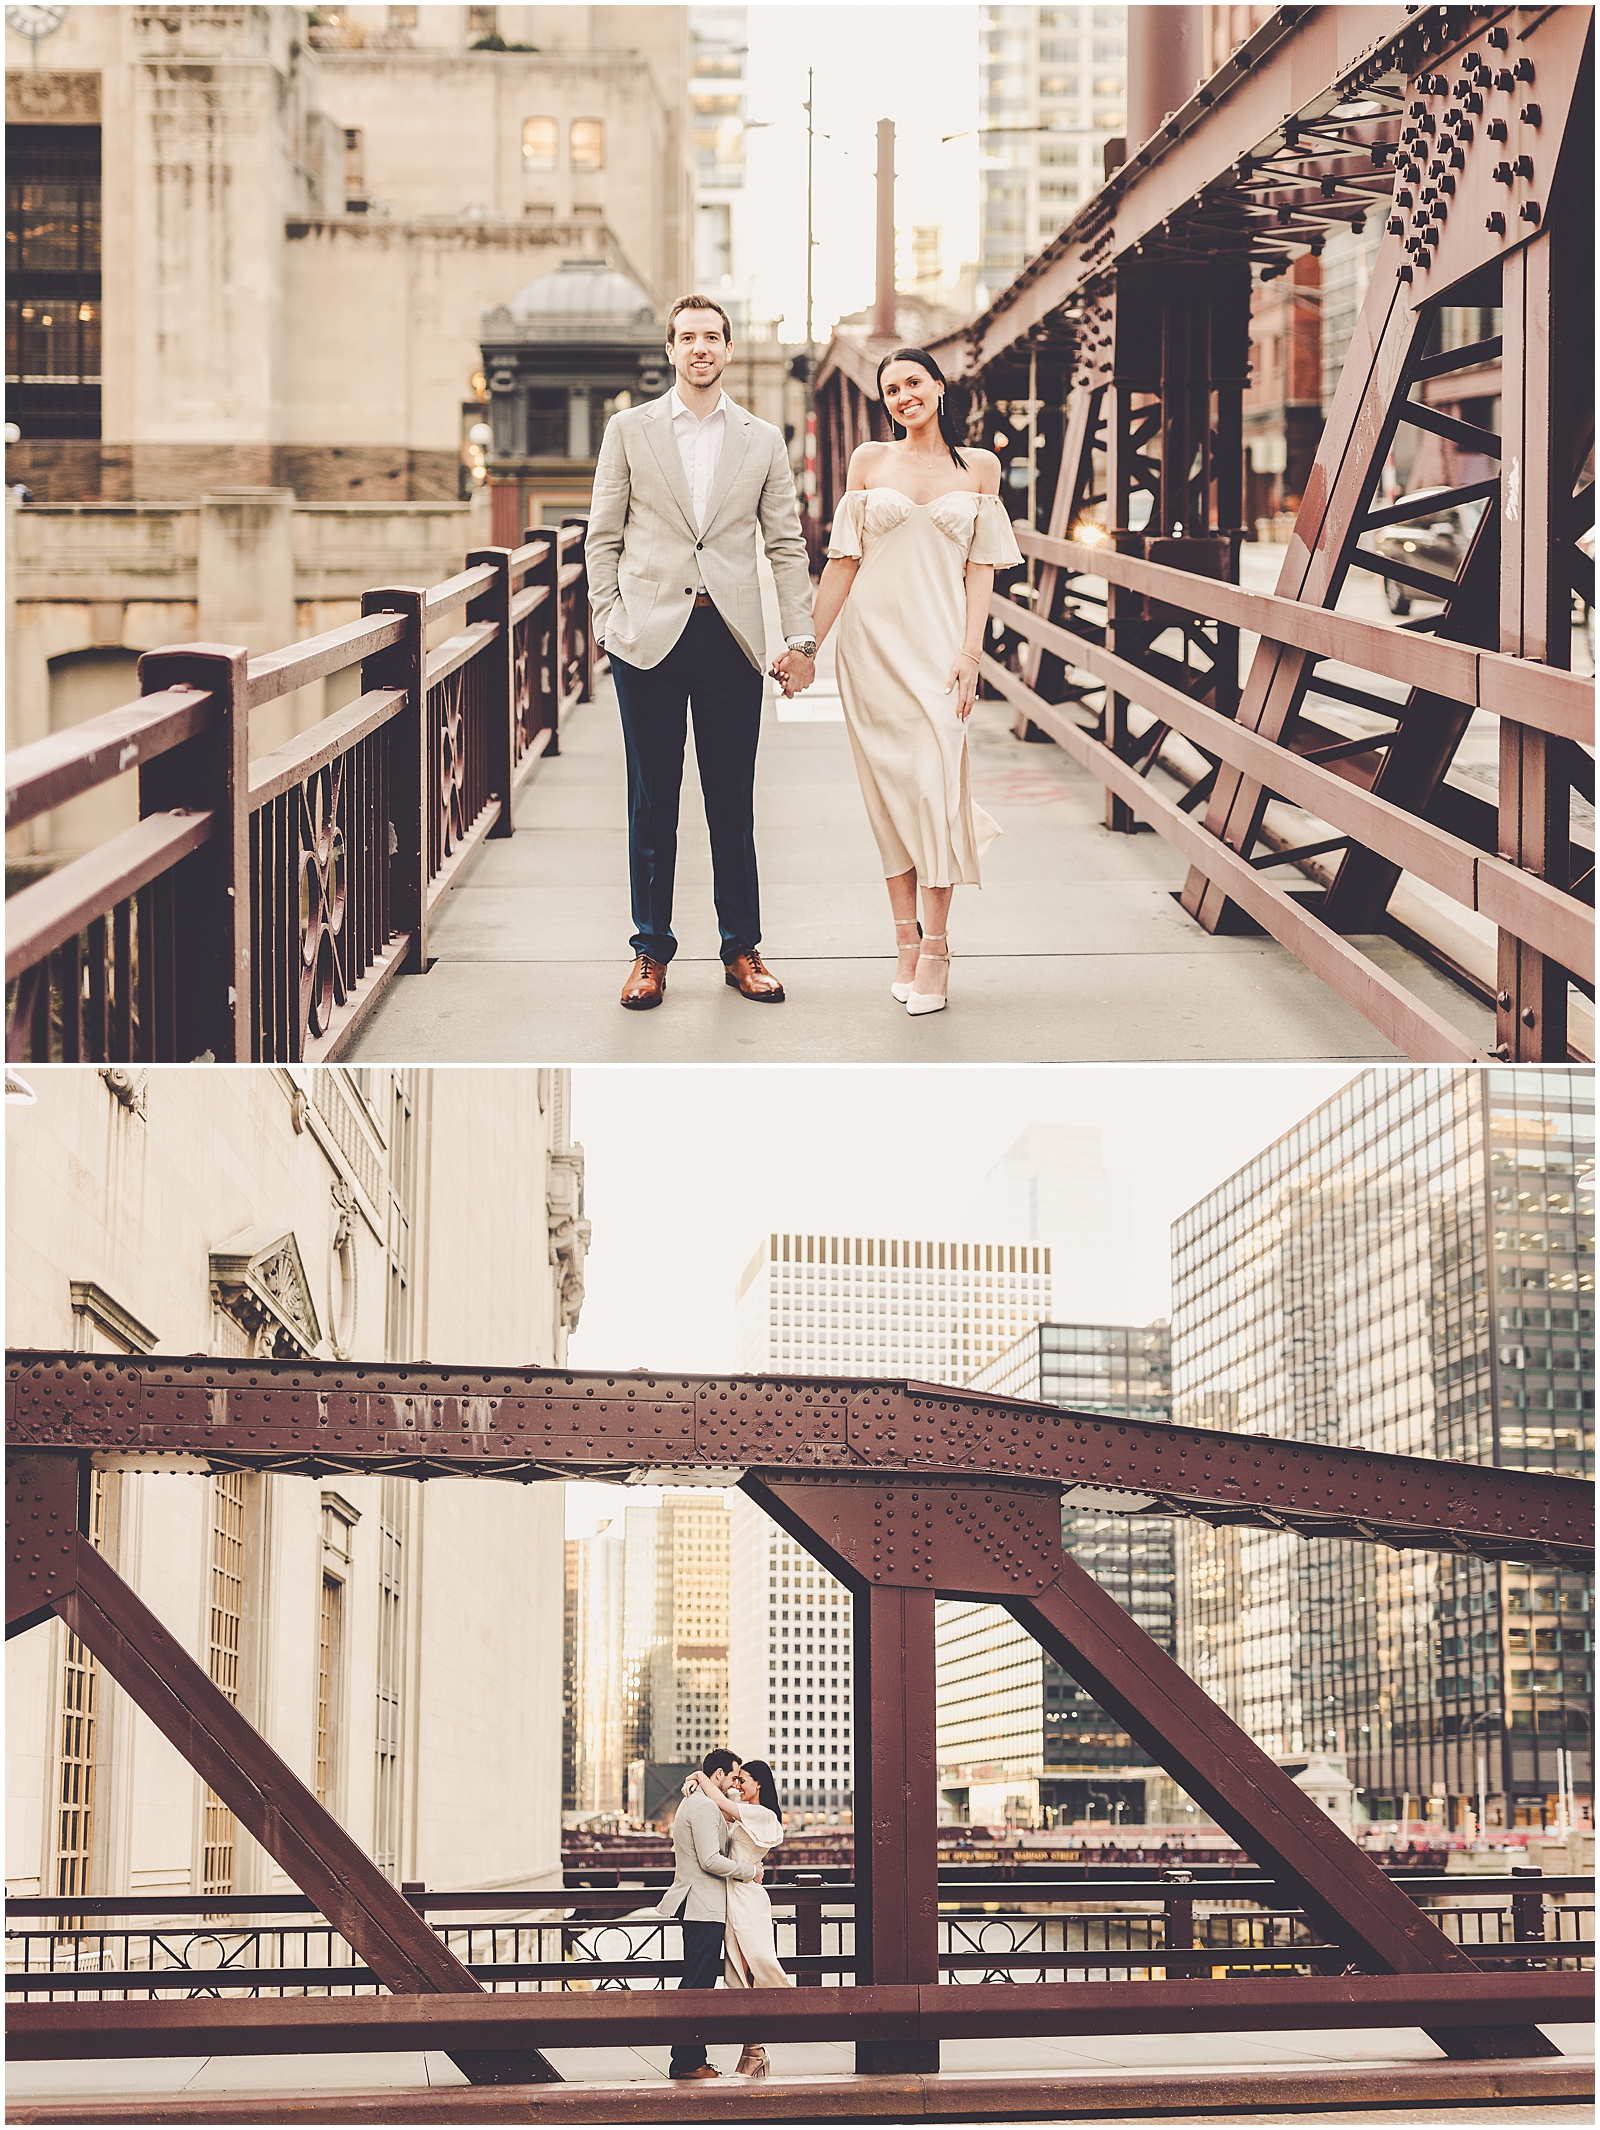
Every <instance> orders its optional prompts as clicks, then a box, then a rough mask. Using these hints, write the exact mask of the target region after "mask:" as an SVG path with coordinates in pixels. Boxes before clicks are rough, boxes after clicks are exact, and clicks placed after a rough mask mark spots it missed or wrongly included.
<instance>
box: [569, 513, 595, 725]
mask: <svg viewBox="0 0 1600 2130" xmlns="http://www.w3.org/2000/svg"><path fill="white" fill-rule="evenodd" d="M561 525H562V530H563V531H565V530H566V528H567V527H568V526H569V525H581V526H582V528H583V530H584V534H585V536H587V534H588V530H589V520H588V518H587V517H581V516H577V515H574V516H572V517H567V518H563V519H562V521H561ZM572 557H573V560H574V561H575V562H576V563H577V565H578V568H579V569H580V570H581V571H582V572H583V574H582V575H581V576H580V577H577V578H575V579H574V580H573V585H572V608H571V615H570V621H571V626H572V628H573V629H574V630H575V632H576V633H577V640H578V647H577V649H576V651H575V652H574V653H573V656H574V658H575V660H576V662H577V667H578V700H579V702H580V703H587V702H592V701H593V700H594V616H593V614H591V613H590V611H589V554H588V549H587V548H586V546H585V544H584V541H583V540H580V541H578V543H577V545H576V546H575V547H574V548H573V550H572Z"/></svg>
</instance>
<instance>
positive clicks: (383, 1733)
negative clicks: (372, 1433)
mask: <svg viewBox="0 0 1600 2130" xmlns="http://www.w3.org/2000/svg"><path fill="white" fill-rule="evenodd" d="M406 1490H407V1482H406V1481H405V1480H403V1479H394V1478H390V1477H388V1476H385V1478H384V1480H383V1483H382V1493H381V1497H380V1500H379V1506H378V1709H377V1722H378V1736H377V1774H376V1784H375V1796H374V1804H373V1828H372V1854H373V1861H374V1862H375V1863H376V1864H377V1866H378V1869H379V1870H380V1871H381V1872H383V1873H384V1875H385V1876H386V1877H388V1878H391V1879H393V1878H395V1877H397V1876H398V1874H399V1864H400V1809H401V1793H402V1789H403V1784H402V1781H401V1772H402V1771H401V1750H402V1736H403V1733H402V1716H403V1713H404V1700H405V1658H406V1604H405V1568H406V1546H405V1524H406V1511H407V1508H408V1506H409V1503H408V1500H407V1491H406Z"/></svg>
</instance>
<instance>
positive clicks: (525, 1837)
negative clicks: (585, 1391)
mask: <svg viewBox="0 0 1600 2130" xmlns="http://www.w3.org/2000/svg"><path fill="white" fill-rule="evenodd" d="M562 1078H563V1076H562V1075H560V1074H557V1073H554V1072H549V1071H542V1072H541V1071H535V1070H526V1071H505V1072H488V1073H470V1074H469V1073H465V1072H461V1073H454V1074H452V1073H440V1074H438V1075H435V1076H431V1077H430V1076H429V1075H427V1074H423V1075H419V1076H417V1085H416V1096H417V1110H416V1115H417V1133H418V1148H419V1164H418V1167H419V1174H418V1184H417V1190H416V1203H415V1211H414V1220H413V1228H412V1233H413V1253H412V1269H413V1291H414V1294H415V1297H416V1302H415V1311H414V1329H413V1341H412V1344H413V1351H414V1352H416V1353H418V1354H421V1353H424V1352H427V1353H429V1354H430V1356H431V1357H432V1358H434V1359H437V1360H441V1361H446V1360H447V1361H452V1362H469V1363H470V1362H482V1363H488V1362H491V1361H498V1362H506V1361H516V1362H534V1363H542V1364H545V1365H549V1364H550V1363H552V1362H554V1361H556V1360H557V1359H558V1358H559V1356H560V1354H561V1353H562V1351H563V1334H562V1330H561V1327H560V1325H559V1323H558V1321H557V1317H558V1303H557V1295H556V1280H555V1268H554V1267H553V1266H552V1265H551V1263H550V1246H549V1235H548V1223H547V1215H546V1203H547V1182H546V1178H547V1171H548V1169H549V1155H550V1146H551V1140H552V1135H553V1134H559V1133H560V1132H561V1131H562V1130H563V1128H564V1127H563V1125H562V1122H561V1119H560V1117H559V1116H558V1115H557V1100H558V1097H564V1095H565V1089H564V1087H563V1086H562V1085H561V1081H562ZM33 1079H34V1085H35V1089H36V1092H37V1095H38V1100H37V1102H36V1103H35V1104H33V1105H30V1106H24V1107H16V1106H8V1109H7V1112H6V1127H7V1148H6V1152H7V1161H6V1186H7V1256H6V1276H7V1292H6V1303H7V1333H8V1340H9V1342H10V1344H11V1345H12V1346H27V1345H39V1346H68V1347H70V1346H74V1345H81V1344H84V1343H93V1344H95V1345H98V1346H101V1347H104V1346H106V1344H107V1343H108V1342H107V1341H106V1339H105V1337H104V1335H103V1334H94V1333H92V1332H90V1331H88V1330H87V1328H86V1323H85V1320H84V1319H83V1318H81V1317H75V1315H74V1312H73V1308H72V1302H71V1282H72V1281H73V1280H80V1281H83V1280H88V1281H93V1282H95V1283H96V1284H97V1285H98V1286H99V1287H101V1288H102V1289H103V1290H104V1291H105V1292H106V1294H108V1295H109V1296H110V1297H111V1298H112V1299H113V1300H114V1301H115V1302H116V1303H117V1304H118V1305H120V1307H121V1308H122V1309H123V1310H125V1311H127V1312H128V1313H129V1314H130V1315H131V1316H133V1317H135V1318H137V1319H139V1320H140V1321H141V1322H142V1323H143V1324H144V1326H145V1327H147V1329H148V1330H149V1331H150V1332H152V1333H153V1334H154V1335H155V1337H156V1341H157V1345H158V1347H159V1349H161V1350H164V1351H168V1352H180V1353H181V1352H193V1351H198V1352H205V1351H208V1350H213V1349H214V1348H215V1347H216V1345H217V1342H218V1339H219V1321H220V1320H219V1318H218V1315H217V1311H216V1309H215V1307H214V1305H213V1300H212V1295H211V1291H210V1284H209V1259H210V1252H211V1251H212V1250H213V1249H214V1248H216V1247H217V1246H218V1245H219V1244H221V1243H223V1242H226V1241H228V1240H229V1239H230V1238H231V1237H233V1236H234V1235H236V1234H237V1233H239V1232H241V1231H243V1230H246V1229H250V1228H254V1227H257V1226H260V1225H266V1226H269V1227H271V1228H273V1229H275V1230H276V1229H281V1230H283V1231H284V1232H290V1231H292V1233H293V1235H294V1238H295V1241H296V1243H297V1245H298V1249H299V1254H300V1259H301V1262H302V1264H303V1266H304V1268H305V1274H306V1279H307V1284H308V1289H309V1292H310V1296H311V1301H312V1304H313V1306H314V1308H315V1310H316V1312H317V1315H318V1317H319V1319H320V1326H319V1328H320V1329H321V1330H322V1332H323V1334H324V1343H323V1344H322V1345H321V1346H320V1348H319V1351H320V1352H322V1353H324V1354H326V1353H327V1351H328V1348H327V1345H326V1335H327V1332H328V1328H329V1326H330V1325H331V1323H332V1322H333V1320H334V1317H335V1313H336V1308H337V1296H336V1294H335V1292H334V1267H333V1259H332V1250H333V1241H334V1233H335V1228H336V1225H337V1221H338V1217H339V1209H338V1206H337V1205H336V1203H335V1199H334V1187H335V1185H336V1184H338V1185H342V1186H344V1187H346V1188H347V1189H348V1190H350V1191H351V1192H353V1194H354V1209H355V1217H354V1245H355V1251H356V1264H357V1274H358V1290H359V1297H360V1299H359V1306H358V1310H357V1315H356V1319H355V1325H354V1331H353V1336H352V1337H351V1339H350V1341H349V1344H350V1347H351V1350H352V1351H353V1353H354V1354H355V1355H356V1356H358V1357H363V1356H364V1357H368V1358H376V1357H379V1356H381V1355H382V1354H383V1352H384V1350H385V1291H386V1286H387V1262H388V1261H387V1253H386V1248H385V1228H386V1223H387V1217H388V1216H387V1207H386V1204H384V1203H382V1202H381V1201H383V1200H384V1199H385V1198H386V1191H385V1188H384V1185H383V1177H384V1174H385V1163H386V1152H385V1146H384V1138H385V1134H386V1131H387V1129H388V1128H389V1123H388V1120H389V1119H390V1118H391V1116H392V1113H393V1112H392V1104H393V1084H392V1081H391V1076H390V1075H389V1074H387V1073H383V1072H376V1071H374V1072H370V1073H363V1074H356V1073H346V1072H343V1071H333V1072H324V1073H320V1074H313V1073H307V1072H302V1071H299V1070H295V1071H288V1070H278V1069H267V1068H261V1069H251V1068H241V1069H232V1068H217V1069H214V1070H204V1069H195V1070H191V1069H183V1068H174V1069H171V1070H164V1071H160V1072H155V1073H152V1074H149V1075H148V1076H147V1078H146V1080H145V1084H144V1086H143V1089H142V1093H141V1098H140V1100H141V1109H138V1110H136V1109H132V1108H129V1107H127V1106H125V1105H124V1104H123V1103H121V1102H119V1101H118V1100H117V1099H116V1097H115V1096H114V1094H113V1093H112V1091H111V1090H110V1088H109V1087H108V1086H107V1084H106V1082H105V1080H104V1078H103V1077H102V1075H101V1074H100V1073H99V1072H96V1071H92V1070H89V1069H87V1068H85V1069H82V1070H78V1069H73V1068H66V1067H62V1068H55V1069H51V1070H48V1071H45V1072H41V1073H38V1074H35V1075H34V1076H33ZM330 1485H331V1486H332V1487H334V1488H335V1490H336V1491H337V1493H338V1494H339V1495H340V1496H341V1497H342V1498H343V1499H344V1501H345V1502H347V1503H348V1504H349V1505H350V1507H351V1508H352V1509H353V1510H355V1511H356V1512H358V1519H357V1522H356V1524H355V1527H354V1532H353V1535H352V1538H351V1559H350V1563H349V1569H348V1574H347V1576H346V1581H345V1629H344V1632H345V1663H344V1674H343V1682H342V1694H341V1697H340V1732H341V1749H340V1753H339V1756H338V1764H337V1768H336V1775H335V1782H334V1786H333V1797H332V1800H331V1802H332V1803H333V1806H334V1809H335V1810H336V1811H337V1813H338V1815H339V1816H340V1817H341V1818H342V1819H343V1821H344V1822H345V1824H346V1825H347V1826H348V1827H349V1829H350V1831H351V1832H352V1833H353V1834H354V1835H355V1836H356V1838H357V1839H358V1840H359V1841H361V1842H362V1843H363V1844H364V1845H369V1844H370V1843H371V1841H372V1838H373V1827H374V1820H373V1814H374V1794H373V1771H374V1765H375V1758H374V1739H375V1710H376V1702H375V1695H376V1677H377V1674H376V1665H377V1611H378V1559H379V1548H378V1522H379V1506H380V1496H381V1482H380V1480H379V1479H377V1478H376V1477H353V1478H352V1477H339V1478H338V1479H337V1480H334V1481H317V1480H311V1479H303V1478H297V1477H290V1476H286V1475H282V1474H273V1475H254V1476H252V1477H251V1478H250V1479H249V1480H247V1483H246V1498H247V1506H246V1592H247V1594H246V1602H245V1618H244V1661H243V1678H242V1682H241V1692H240V1705H241V1707H242V1708H243V1709H244V1710H245V1712H246V1714H247V1715H249V1717H250V1718H251V1720H252V1721H253V1722H254V1723H256V1724H257V1725H258V1727H259V1728H260V1729H261V1730H262V1731H263V1732H264V1733H265V1735H266V1736H267V1737H268V1739H269V1740H270V1742H271V1743H272V1744H273V1746H274V1747H275V1748H276V1749H277V1750H278V1751H279V1752H280V1753H282V1754H283V1755H284V1757H285V1758H286V1759H287V1760H288V1761H289V1762H290V1764H291V1765H292V1766H293V1767H294V1768H295V1770H296V1772H297V1773H298V1774H300V1775H301V1776H302V1778H303V1779H306V1780H307V1781H312V1780H314V1773H315V1770H314V1757H315V1721H316V1683H317V1681H316V1649H317V1621H318V1606H319V1603H320V1594H321V1587H322V1574H323V1568H324V1559H323V1552H322V1537H321V1530H320V1523H321V1512H322V1496H323V1493H324V1489H325V1487H327V1486H330ZM210 1486H211V1482H210V1481H209V1480H208V1479H205V1478H201V1477H157V1476H155V1475H150V1474H139V1475H133V1474H113V1475H111V1476H109V1477H108V1478H107V1481H106V1487H107V1536H106V1551H107V1553H108V1556H109V1558H110V1559H111V1561H112V1564H113V1565H114V1566H115V1567H116V1569H117V1571H118V1573H119V1574H121V1575H122V1576H123V1577H124V1578H125V1579H126V1580H127V1581H129V1582H130V1583H131V1584H132V1585H133V1587H134V1588H135V1589H136V1590H137V1591H138V1592H139V1594H140V1595H141V1597H143V1598H144V1600H145V1601H146V1602H147V1603H148V1604H149V1605H151V1606H152V1608H153V1609H154V1610H155V1611H156V1612H157V1613H158V1614H159V1615H160V1617H161V1618H162V1620H163V1621H164V1622H165V1624H166V1625H167V1626H168V1627H169V1628H170V1629H171V1630H172V1632H173V1633H175V1634H176V1635H177V1636H178V1637H179V1639H180V1640H181V1641H182V1643H183V1644H184V1646H185V1647H186V1648H187V1649H189V1650H190V1651H191V1653H193V1654H195V1655H196V1656H198V1657H199V1658H200V1659H201V1661H204V1656H205V1638H206V1592H207V1556H208V1543H209V1519H210V1496H209V1490H210ZM404 1492H405V1494H406V1495H407V1496H408V1497H409V1499H408V1502H407V1508H406V1517H407V1522H406V1546H407V1558H408V1561H409V1563H410V1565H409V1569H408V1600H409V1606H410V1613H409V1619H408V1626H407V1634H408V1647H407V1661H406V1687H405V1695H406V1701H405V1711H404V1714H405V1726H404V1737H405V1739H406V1751H405V1762H404V1776H403V1796H404V1813H403V1837H402V1842H401V1848H400V1856H399V1863H398V1871H399V1875H400V1876H403V1877H408V1878H412V1877H415V1878H425V1879H427V1880H428V1881H429V1882H430V1883H432V1884H434V1885H441V1884H445V1883H455V1884H463V1885H494V1884H518V1885H527V1884H536V1883H540V1882H541V1881H543V1880H548V1879H549V1877H550V1875H551V1874H552V1873H553V1872H554V1871H555V1870H556V1869H557V1868H558V1863H559V1823H560V1783H561V1770H560V1754H561V1718H560V1698H561V1696H560V1662H561V1620H562V1590H561V1561H562V1503H561V1490H560V1489H559V1487H557V1486H555V1485H547V1486H532V1487H528V1488H522V1487H517V1486H512V1485H508V1484H503V1483H500V1482H490V1481H468V1480H463V1481H461V1482H459V1483H455V1484H450V1485H436V1486H434V1487H431V1488H423V1487H419V1486H417V1485H415V1484H414V1483H410V1482H408V1483H407V1484H406V1486H405V1489H404ZM62 1642H63V1636H62V1632H61V1630H60V1628H59V1626H58V1625H53V1626H48V1627H42V1628H37V1629H34V1630H32V1631H31V1632H30V1633H29V1634H27V1635H24V1636H22V1637H20V1638H18V1640H17V1641H15V1642H13V1643H11V1644H10V1645H8V1648H7V1710H6V1714H7V1751H8V1770H9V1775H8V1796H9V1802H10V1809H9V1811H8V1813H7V1845H8V1846H7V1858H6V1870H7V1883H8V1889H9V1890H10V1891H12V1892H15V1893H27V1892H36V1891H39V1890H41V1887H42V1888H43V1890H46V1891H49V1890H53V1888H54V1879H53V1870H54V1858H55V1842H56V1830H55V1817H54V1806H53V1799H54V1796H55V1785H56V1780H57V1754H58V1751H59V1744H58V1739H57V1718H56V1709H57V1706H58V1701H59V1693H60V1679H61V1661H62ZM99 1696H100V1698H99V1725H98V1754H97V1770H96V1793H95V1823H94V1845H93V1858H94V1862H93V1871H92V1884H93V1886H94V1888H95V1890H97V1891H98V1890H103V1891H107V1892H125V1891H150V1892H174V1893H176V1892H188V1891H190V1890H191V1889H192V1888H195V1887H196V1873H197V1870H198V1857H199V1849H198V1842H199V1827H200V1799H201V1785H200V1782H199V1778H198V1777H197V1776H196V1775H195V1774H194V1773H193V1771H192V1770H190V1769H189V1768H188V1767H187V1766H186V1765H185V1763H184V1762H183V1761H182V1760H181V1758H180V1757H179V1756H178V1754H177V1753H176V1752H175V1751H174V1750H173V1749H172V1748H171V1747H170V1746H168V1745H167V1744H166V1743H165V1741H164V1740H162V1739H161V1738H160V1736H159V1735H158V1734H157V1732H156V1731H155V1729H154V1727H153V1726H152V1725H151V1724H149V1723H148V1721H147V1720H146V1719H145V1718H144V1717H143V1716H142V1715H140V1714H138V1712H136V1711H135V1710H133V1709H132V1708H131V1707H130V1706H129V1704H128V1703H127V1701H126V1699H125V1697H123V1696H122V1695H121V1694H120V1693H119V1692H118V1691H117V1690H116V1689H115V1688H114V1687H113V1686H112V1685H111V1684H110V1683H109V1682H108V1681H107V1680H106V1679H105V1678H104V1676H103V1675H102V1677H101V1679H100V1681H99ZM285 1883H286V1881H285V1879H284V1877H283V1874H282V1873H281V1872H280V1871H279V1870H278V1869H277V1867H276V1866H275V1865H274V1864H273V1863H272V1862H271V1860H270V1859H269V1858H267V1857H266V1856H265V1855H263V1854H262V1853H261V1852H260V1851H258V1850H257V1849H256V1848H255V1846H254V1844H253V1843H251V1842H250V1841H249V1840H248V1838H245V1837H241V1842H240V1855H239V1867H238V1871H237V1874H236V1886H237V1889H238V1890H239V1891H241V1892H256V1891H268V1890H277V1889H279V1888H281V1887H282V1886H283V1885H285Z"/></svg>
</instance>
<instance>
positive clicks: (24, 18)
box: [6, 7, 67, 37]
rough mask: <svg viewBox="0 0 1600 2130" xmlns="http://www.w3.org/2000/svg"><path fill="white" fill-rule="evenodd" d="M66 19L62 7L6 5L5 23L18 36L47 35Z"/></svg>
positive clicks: (64, 10)
mask: <svg viewBox="0 0 1600 2130" xmlns="http://www.w3.org/2000/svg"><path fill="white" fill-rule="evenodd" d="M66 19H67V11H66V9H65V8H64V7H8V8H7V9H6V24H7V27H8V28H10V29H14V30H15V31H16V33H17V35H18V36H19V37H48V36H49V35H50V33H51V31H52V30H58V29H60V27H61V25H62V23H63V22H65V21H66Z"/></svg>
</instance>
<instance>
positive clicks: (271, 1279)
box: [211, 1227, 322, 1361]
mask: <svg viewBox="0 0 1600 2130" xmlns="http://www.w3.org/2000/svg"><path fill="white" fill-rule="evenodd" d="M211 1298H212V1300H213V1301H214V1302H215V1304H216V1306H217V1307H218V1309H220V1310H221V1311H222V1312H223V1314H224V1315H226V1316H231V1317H232V1318H233V1320H234V1322H235V1323H236V1324H237V1325H239V1327H240V1328H241V1330H243V1332H244V1333H245V1335H246V1337H247V1338H248V1339H249V1341H250V1355H251V1358H252V1359H272V1360H279V1361H294V1360H300V1359H306V1358H309V1357H310V1355H312V1354H313V1353H315V1351H316V1349H317V1347H318V1346H319V1345H320V1344H321V1343H322V1331H321V1327H320V1326H319V1325H318V1323H317V1312H316V1306H315V1304H314V1303H313V1302H312V1299H311V1287H310V1283H309V1281H308V1280H307V1279H306V1273H305V1266H304V1265H303V1264H302V1262H301V1259H300V1246H299V1244H298V1243H297V1242H296V1241H295V1239H294V1231H293V1229H292V1228H291V1229H290V1230H289V1231H288V1232H287V1233H285V1232H284V1231H283V1230H282V1229H280V1228H274V1227H262V1228H247V1229H246V1230H245V1231H244V1233H243V1234H242V1235H235V1236H234V1237H233V1239H232V1241H231V1242H227V1243H224V1244H223V1245H222V1247H221V1248H220V1249H217V1250H213V1251H212V1253H211Z"/></svg>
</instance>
